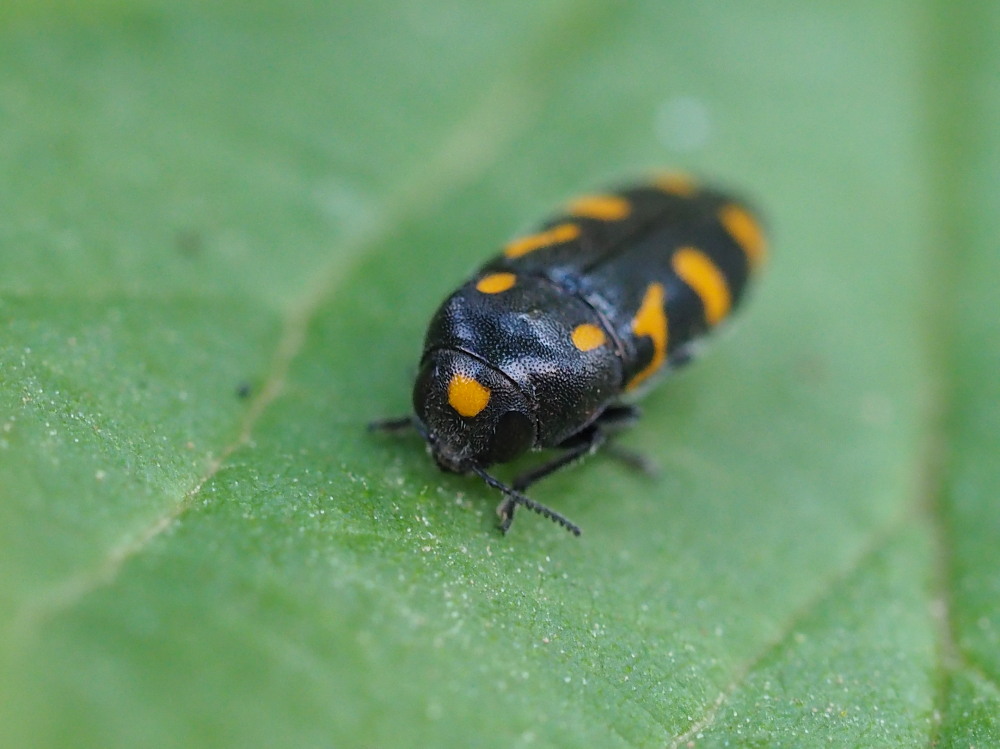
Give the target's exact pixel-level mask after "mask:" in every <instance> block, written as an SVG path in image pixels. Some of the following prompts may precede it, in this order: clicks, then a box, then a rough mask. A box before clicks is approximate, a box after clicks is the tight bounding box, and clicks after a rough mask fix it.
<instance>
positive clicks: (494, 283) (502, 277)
mask: <svg viewBox="0 0 1000 749" xmlns="http://www.w3.org/2000/svg"><path fill="white" fill-rule="evenodd" d="M515 283H517V276H515V275H514V274H513V273H490V274H489V275H488V276H483V277H482V278H480V279H479V282H478V283H477V284H476V291H481V292H483V293H484V294H499V293H500V292H501V291H507V289H509V288H511V287H512V286H513V285H514V284H515Z"/></svg>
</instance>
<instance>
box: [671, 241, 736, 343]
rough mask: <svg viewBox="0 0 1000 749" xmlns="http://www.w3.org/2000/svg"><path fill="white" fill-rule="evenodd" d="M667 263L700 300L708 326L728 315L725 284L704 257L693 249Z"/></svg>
mask: <svg viewBox="0 0 1000 749" xmlns="http://www.w3.org/2000/svg"><path fill="white" fill-rule="evenodd" d="M670 262H671V264H672V265H673V266H674V273H676V274H677V275H678V276H680V278H681V280H682V281H684V283H686V284H687V285H688V286H690V287H691V288H692V289H693V290H694V293H695V294H697V295H698V298H699V299H701V304H702V307H704V308H705V319H706V320H707V321H708V324H709V325H715V324H717V323H718V322H720V321H721V320H722V319H723V318H724V317H725V316H726V315H728V314H729V308H730V307H731V306H732V297H731V295H730V293H729V284H727V283H726V277H725V276H724V275H722V271H721V270H719V267H718V266H717V265H716V264H715V263H713V262H712V260H711V259H710V258H709V257H708V255H706V254H705V253H704V252H702V251H701V250H698V249H696V248H694V247H681V248H680V249H679V250H677V252H675V253H674V256H673V257H672V258H671V259H670Z"/></svg>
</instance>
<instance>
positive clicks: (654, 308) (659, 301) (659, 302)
mask: <svg viewBox="0 0 1000 749" xmlns="http://www.w3.org/2000/svg"><path fill="white" fill-rule="evenodd" d="M664 296H665V294H664V291H663V284H661V283H651V284H650V285H649V287H648V288H647V289H646V293H645V294H644V295H643V297H642V304H641V305H639V311H638V312H636V313H635V318H634V319H633V320H632V332H633V333H635V334H636V335H637V336H649V337H650V338H651V339H652V340H653V358H652V360H651V361H650V362H649V364H648V365H646V368H645V369H643V370H642V371H640V372H639V373H638V374H636V376H635V377H633V378H632V381H631V382H629V384H628V387H627V388H626V389H627V390H632V389H633V388H634V387H636V386H637V385H638V384H639V383H640V382H642V381H643V380H645V379H646V378H647V377H649V376H650V375H651V374H653V372H655V371H656V370H657V369H659V368H660V367H661V366H662V365H663V362H664V360H666V358H667V313H666V310H665V309H664V307H663V302H664Z"/></svg>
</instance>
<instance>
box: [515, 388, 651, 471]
mask: <svg viewBox="0 0 1000 749" xmlns="http://www.w3.org/2000/svg"><path fill="white" fill-rule="evenodd" d="M639 415H640V411H639V409H638V408H636V407H635V406H630V405H624V404H622V405H613V406H608V407H607V408H606V409H604V411H603V412H601V415H600V416H598V417H597V418H596V419H595V420H594V421H593V422H592V423H591V424H590V425H589V426H588V427H587V428H585V429H583V430H582V431H580V432H577V433H576V434H574V435H573V436H572V437H570V438H569V439H567V440H565V441H564V442H562V443H561V444H560V445H559V446H558V447H559V448H560V449H563V450H565V451H566V452H564V453H563V454H562V455H559V456H557V457H555V458H553V459H552V460H549V461H547V462H545V463H542V464H541V465H540V466H537V467H535V468H532V469H531V470H529V471H525V472H524V473H522V474H521V475H520V476H518V477H517V478H515V479H514V481H513V487H514V488H515V489H516V490H518V491H523V490H524V489H526V488H527V487H529V486H531V485H532V484H534V483H535V482H536V481H540V480H541V479H543V478H545V477H546V476H550V475H552V474H553V473H555V472H556V471H558V470H559V469H560V468H563V467H565V466H567V465H569V464H570V463H573V462H574V461H576V460H578V459H580V458H582V457H583V456H584V455H589V454H591V453H594V452H597V450H598V449H599V448H601V447H602V446H603V447H604V451H605V452H607V453H608V454H609V455H611V456H612V457H614V458H617V459H618V460H621V461H622V462H624V463H625V464H626V465H628V466H629V467H631V468H634V469H636V470H639V471H642V472H643V473H646V474H654V473H655V472H656V466H655V465H653V463H652V462H651V461H649V460H648V459H647V458H645V457H643V456H642V455H639V454H638V453H634V452H632V451H631V450H627V449H625V448H622V447H619V446H618V445H615V444H614V443H613V442H609V440H610V438H611V437H612V436H614V435H613V433H614V432H617V431H620V430H622V429H624V428H625V427H628V426H631V425H632V424H634V423H635V422H636V421H637V420H638V419H639Z"/></svg>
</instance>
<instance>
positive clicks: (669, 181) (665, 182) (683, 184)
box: [653, 172, 698, 198]
mask: <svg viewBox="0 0 1000 749" xmlns="http://www.w3.org/2000/svg"><path fill="white" fill-rule="evenodd" d="M653 187H655V188H656V189H658V190H662V191H663V192H665V193H668V194H670V195H678V196H680V197H682V198H690V197H691V196H692V195H694V194H695V193H696V192H697V191H698V185H697V184H696V183H695V181H694V179H692V178H691V177H690V176H689V175H687V174H683V173H682V172H667V173H666V174H661V175H659V176H657V177H656V178H654V179H653Z"/></svg>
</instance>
